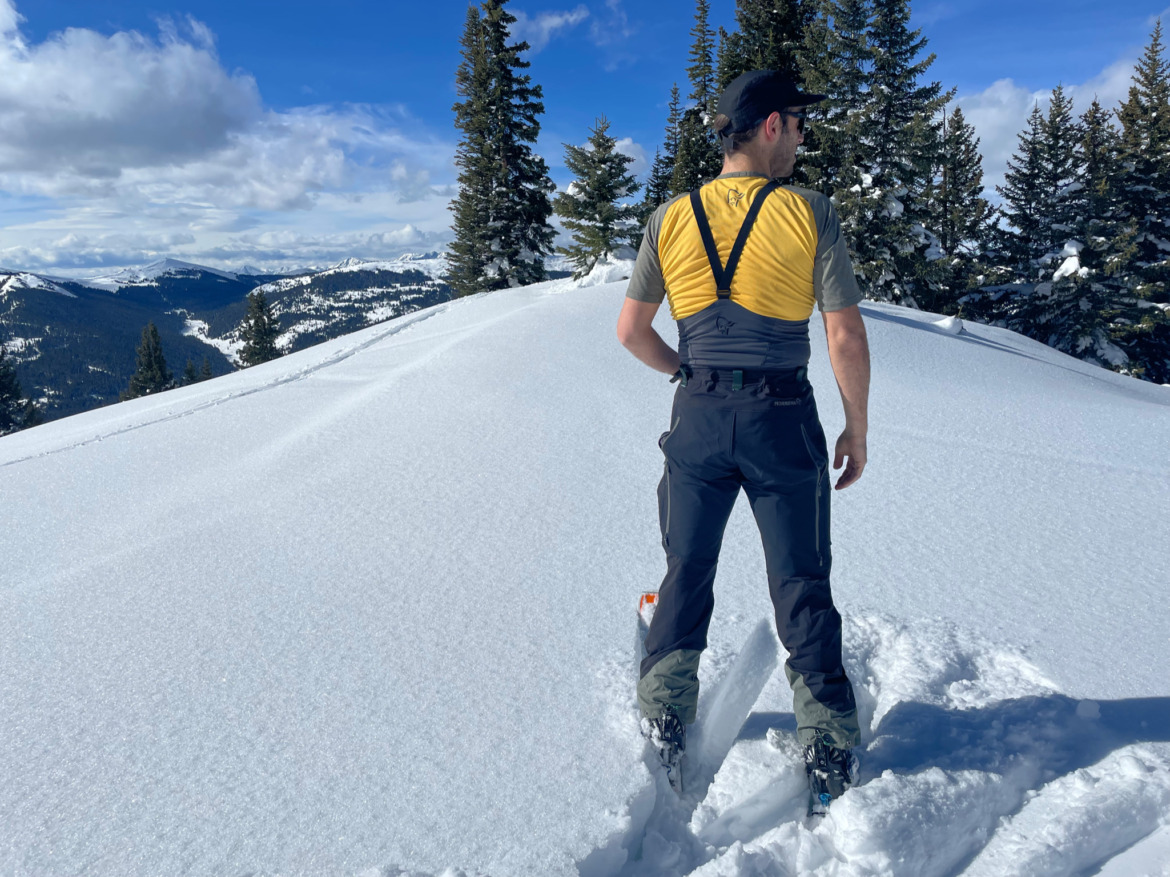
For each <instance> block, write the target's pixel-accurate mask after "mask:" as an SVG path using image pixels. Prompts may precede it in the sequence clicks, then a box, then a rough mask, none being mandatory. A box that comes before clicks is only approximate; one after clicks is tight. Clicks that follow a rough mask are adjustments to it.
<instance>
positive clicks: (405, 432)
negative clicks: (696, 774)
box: [0, 268, 1170, 877]
mask: <svg viewBox="0 0 1170 877" xmlns="http://www.w3.org/2000/svg"><path fill="white" fill-rule="evenodd" d="M602 270H603V271H605V270H610V269H608V268H606V269H602ZM613 270H618V271H620V268H616V269H613ZM619 276H620V275H619ZM600 279H601V278H600V277H599V278H594V280H595V281H597V280H600ZM588 283H589V281H585V282H583V283H572V282H568V281H554V282H550V283H546V284H541V285H537V286H534V287H528V288H524V289H515V290H506V291H501V292H497V293H492V294H490V295H479V296H472V297H469V298H465V299H459V300H456V301H453V302H450V303H447V304H443V305H439V306H436V307H433V308H429V309H427V310H424V311H419V312H416V313H414V314H411V315H410V316H407V317H402V318H398V319H395V320H392V321H390V322H388V323H384V324H381V325H378V326H373V327H370V328H368V329H365V330H362V331H360V332H357V333H355V334H353V335H350V336H346V337H345V338H339V339H335V340H333V341H329V342H326V343H323V344H321V345H318V346H316V347H313V348H310V349H306V350H303V351H300V352H298V353H295V354H292V355H290V356H288V357H286V358H283V359H281V360H277V361H274V362H270V363H266V364H264V365H261V366H256V367H254V368H251V369H248V370H246V371H243V372H238V373H234V374H232V375H228V376H225V377H223V378H217V379H215V380H211V381H207V382H203V383H200V384H195V385H192V386H190V387H185V388H182V389H179V390H175V391H172V392H169V393H164V394H160V395H158V396H152V397H146V398H143V399H137V400H134V401H132V402H127V403H123V404H119V405H114V406H110V407H109V408H105V409H100V410H97V411H91V412H87V413H86V414H83V415H79V416H76V417H72V418H68V419H66V420H62V421H57V422H54V423H50V424H47V425H45V426H42V427H37V428H34V429H32V430H27V431H25V432H21V433H17V434H14V435H11V436H7V437H4V438H3V439H0V493H2V495H3V496H4V497H5V502H4V503H2V504H0V556H3V557H5V559H6V560H5V566H4V569H3V571H2V572H0V664H2V665H3V666H4V667H5V668H6V671H7V672H5V673H4V674H0V739H3V740H4V741H5V746H4V747H2V748H0V775H3V776H4V777H5V782H4V783H3V784H0V824H3V825H4V826H5V828H6V838H5V839H6V841H7V842H6V844H5V845H4V846H3V847H0V873H6V872H13V873H62V872H77V871H82V870H90V871H94V872H99V873H117V874H125V875H143V877H145V875H154V874H163V873H166V874H170V873H246V872H252V873H290V874H292V873H295V874H314V875H315V874H320V875H326V874H329V875H334V874H363V875H371V877H372V875H374V874H378V875H384V874H392V875H395V877H403V875H407V874H408V875H411V877H437V875H442V877H488V875H490V877H520V875H524V877H528V875H533V874H540V875H567V877H573V875H578V877H617V875H646V877H655V875H671V877H675V875H684V874H698V875H721V877H749V875H750V877H762V875H785V877H786V875H792V877H795V875H814V877H861V875H867V877H868V875H874V877H876V875H891V874H892V875H922V877H962V875H966V877H984V875H992V874H994V875H1000V874H1009V875H1011V874H1019V875H1025V874H1027V875H1032V874H1062V875H1063V874H1067V875H1079V874H1092V873H1097V872H1098V871H1099V872H1100V873H1102V874H1106V875H1108V877H1118V875H1119V874H1125V875H1126V877H1132V875H1141V874H1158V875H1160V877H1161V875H1163V874H1164V864H1165V852H1166V851H1167V850H1168V849H1170V837H1168V836H1167V831H1166V825H1167V824H1168V822H1170V819H1168V817H1170V692H1167V690H1166V689H1167V684H1166V678H1165V672H1164V667H1165V655H1166V643H1165V632H1166V631H1167V630H1170V608H1168V605H1167V601H1166V600H1165V599H1164V594H1163V593H1162V591H1163V586H1164V581H1165V570H1164V560H1163V555H1162V553H1161V545H1160V541H1159V539H1158V538H1155V535H1156V534H1153V532H1152V531H1151V530H1150V529H1148V528H1146V529H1143V527H1142V526H1135V525H1134V522H1135V521H1137V522H1156V521H1159V520H1162V519H1163V518H1164V514H1165V509H1166V508H1168V507H1170V464H1168V463H1167V462H1166V461H1165V455H1164V448H1165V447H1166V446H1167V445H1168V444H1170V394H1168V392H1167V390H1166V389H1165V388H1162V387H1155V386H1150V385H1148V384H1141V383H1139V382H1136V381H1133V380H1131V379H1128V378H1124V377H1121V376H1118V375H1114V374H1111V373H1108V372H1103V371H1101V370H1100V369H1097V368H1095V367H1093V366H1090V365H1087V364H1085V363H1081V362H1079V361H1077V360H1074V359H1071V358H1070V357H1067V356H1063V355H1061V354H1059V353H1056V352H1055V351H1053V350H1051V349H1049V348H1047V347H1044V346H1043V345H1040V344H1038V343H1035V342H1031V341H1028V340H1027V339H1023V338H1021V337H1020V336H1017V335H1014V334H1012V333H1010V332H1006V331H1003V330H999V329H994V328H991V327H987V326H982V325H976V324H970V323H966V324H960V325H956V324H955V323H948V322H946V321H942V320H940V318H939V317H937V316H935V315H930V314H922V313H918V312H912V311H907V310H905V309H902V308H897V307H894V306H889V305H868V304H867V305H864V306H863V310H864V313H865V315H866V318H867V325H868V329H869V334H870V342H871V346H872V349H873V355H874V383H873V400H872V405H871V418H872V423H871V429H872V432H871V438H870V464H869V468H867V470H866V474H865V477H864V478H863V479H862V480H861V482H859V483H858V485H856V486H855V487H852V488H850V489H849V490H848V491H845V492H843V493H841V494H837V495H834V497H833V505H834V508H833V515H834V531H833V533H834V543H833V552H834V582H833V589H834V594H835V596H836V599H837V602H838V605H839V606H840V607H841V610H842V614H843V616H844V617H845V620H846V628H845V650H846V652H845V658H846V667H847V669H848V671H849V673H850V676H851V678H852V679H853V680H854V683H855V686H856V688H857V693H858V697H859V703H860V706H861V719H862V727H863V751H862V753H861V755H862V782H861V784H860V785H859V786H858V787H857V788H854V789H852V790H850V791H849V792H848V793H847V794H846V795H845V796H844V797H843V798H842V799H841V800H840V801H838V802H837V803H835V804H834V806H833V809H832V812H831V814H830V816H829V817H827V818H825V819H823V820H821V821H819V822H815V821H810V820H808V819H806V818H805V817H804V807H805V801H806V797H805V790H804V785H803V777H802V767H801V762H800V756H799V753H798V752H797V751H796V745H795V740H794V735H793V730H794V728H793V718H792V712H791V709H792V707H791V694H790V692H789V691H788V688H787V683H786V681H785V680H784V676H783V673H782V672H779V671H777V672H773V673H771V674H770V675H768V674H767V672H766V671H762V672H763V673H764V675H766V676H767V678H766V679H764V680H762V681H763V682H764V685H763V689H762V693H760V695H759V697H758V698H757V699H756V702H755V704H754V706H753V708H752V711H751V714H750V715H749V717H748V719H747V721H746V722H745V723H744V724H743V726H742V727H741V728H739V729H738V731H737V732H734V733H731V734H730V735H729V737H730V749H729V751H727V754H726V757H724V758H722V759H721V763H720V764H719V765H718V770H717V771H716V772H714V775H713V777H712V778H711V780H710V785H709V786H708V787H706V788H703V787H702V786H699V787H697V789H698V790H697V792H696V795H699V796H701V797H700V799H698V800H686V801H678V800H677V799H675V800H673V801H672V800H671V799H670V798H668V797H664V796H663V795H662V794H661V791H662V790H661V788H660V784H659V783H658V780H657V778H656V776H655V775H654V774H652V773H651V772H650V771H648V770H647V768H646V764H645V750H644V748H643V745H642V742H641V740H640V739H639V738H638V732H637V714H636V706H635V702H634V687H633V678H632V677H633V669H632V667H631V659H630V638H631V635H632V632H633V625H634V610H635V606H636V599H637V594H638V593H639V592H640V591H642V590H644V589H646V588H647V587H653V586H655V585H656V584H657V583H658V581H659V580H660V577H661V573H662V557H661V548H660V544H659V540H660V536H659V533H658V525H657V502H656V498H655V493H654V491H655V486H656V484H657V481H658V477H659V475H660V473H661V466H662V458H661V454H660V452H659V451H658V448H657V446H656V444H655V439H656V438H657V436H658V435H659V434H660V433H661V432H662V430H663V429H664V423H666V422H667V421H668V418H669V408H670V401H671V391H672V387H671V385H669V384H668V383H667V382H666V380H665V377H664V376H660V375H658V374H656V373H653V372H651V371H650V370H648V369H645V368H644V367H642V366H640V365H639V364H638V363H637V362H635V361H634V360H633V359H632V358H631V357H629V355H628V354H627V353H626V352H625V351H624V350H622V349H621V348H620V346H619V345H618V344H617V343H616V341H615V340H614V337H613V334H614V333H613V329H614V323H615V320H616V315H617V312H618V310H619V308H620V307H621V302H622V297H623V295H624V291H625V284H624V283H622V282H614V283H608V284H607V283H604V282H601V283H599V284H598V285H588ZM818 323H819V320H818V319H817V317H816V316H815V315H814V318H813V327H812V328H813V335H814V344H813V351H814V358H813V362H812V364H811V367H810V370H811V373H812V380H813V382H814V385H815V386H816V387H817V389H818V396H819V400H818V401H819V405H820V410H821V416H822V419H823V420H824V422H825V429H826V432H827V433H828V434H829V435H830V436H833V435H835V434H836V432H839V430H840V429H841V426H842V423H841V413H840V409H839V404H838V403H837V400H836V397H835V393H834V392H833V390H832V388H833V382H832V375H831V372H830V371H829V368H828V363H827V360H826V354H825V349H824V343H823V341H821V340H820V339H821V338H822V337H823V333H822V331H821V328H820V326H819V325H818ZM657 325H658V327H659V331H660V332H661V333H662V334H663V335H664V336H665V337H667V338H668V339H671V340H673V327H672V326H671V324H670V322H669V317H668V315H667V314H666V313H665V309H664V310H663V311H662V312H660V315H659V321H658V324H657ZM1150 526H1153V524H1152V523H1151V525H1150ZM257 534H263V536H262V537H258V536H257ZM765 582H766V579H765V571H764V563H763V558H762V553H761V551H760V548H759V536H758V533H757V531H756V529H755V524H754V521H753V520H752V517H751V515H750V512H749V510H748V509H747V507H746V503H740V504H738V505H737V507H736V508H735V510H734V511H733V513H732V516H731V520H730V522H729V524H728V528H727V532H726V536H725V540H724V549H723V554H722V555H721V559H720V569H719V578H718V581H717V583H716V589H717V609H716V615H715V619H714V621H713V623H712V627H711V632H710V647H709V649H708V651H707V653H706V654H705V656H704V662H703V666H702V669H701V671H700V677H701V681H702V685H703V691H704V695H703V697H704V701H703V702H702V706H701V709H706V710H707V711H708V713H710V712H711V711H712V709H713V708H712V705H711V700H710V698H711V697H713V696H714V693H715V692H717V691H718V690H719V688H720V685H721V680H724V679H726V678H729V674H731V673H733V672H734V668H735V667H736V666H737V659H738V656H739V655H740V654H741V650H742V649H743V643H744V642H745V641H748V637H749V634H750V633H751V631H752V630H753V629H754V628H755V627H756V626H757V625H758V624H759V621H760V619H761V618H766V617H768V616H769V614H770V606H769V602H768V597H767V587H766V584H765ZM771 645H772V646H775V642H774V641H773V642H772V643H771ZM716 712H717V711H716ZM719 748H720V749H721V750H722V749H723V748H724V747H723V746H721V747H719ZM455 790H457V793H456V791H455Z"/></svg>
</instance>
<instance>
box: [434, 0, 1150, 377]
mask: <svg viewBox="0 0 1170 877" xmlns="http://www.w3.org/2000/svg"><path fill="white" fill-rule="evenodd" d="M508 2H509V0H484V2H482V3H481V4H480V5H478V6H475V5H473V6H471V7H470V8H469V9H468V13H467V19H466V25H465V28H464V32H463V36H462V41H461V46H462V52H461V55H462V63H461V64H460V66H459V69H458V71H457V74H456V87H457V93H458V95H459V97H460V100H459V102H458V103H456V104H455V106H454V112H455V121H456V127H457V128H458V129H459V130H460V132H461V133H462V139H461V141H460V145H459V149H458V153H457V158H456V163H457V164H458V166H459V168H460V176H459V192H458V196H457V197H456V200H455V201H454V202H453V204H452V211H453V214H454V223H453V231H454V236H455V241H454V243H453V244H452V246H451V252H450V255H449V264H450V276H449V283H450V285H451V287H452V290H453V291H454V293H455V294H457V295H463V294H469V293H472V292H478V291H481V290H485V289H499V288H503V287H507V286H517V285H522V284H525V283H531V282H534V281H536V280H540V279H543V278H544V277H545V276H546V275H545V272H544V269H543V263H544V259H545V258H546V257H548V256H550V255H551V254H552V253H553V252H554V244H553V241H554V237H555V232H554V229H553V227H552V225H551V221H550V218H551V215H552V214H553V212H554V210H555V212H556V213H557V214H558V215H560V216H561V217H562V220H563V222H564V224H565V227H566V230H567V231H568V232H569V233H570V236H571V240H572V242H571V243H570V244H569V245H568V246H562V247H560V248H559V250H560V252H561V253H563V254H565V255H569V256H570V257H571V259H572V261H573V264H574V266H575V268H576V273H577V274H578V275H580V274H583V273H586V272H588V270H589V269H590V268H591V267H592V266H593V265H594V264H596V262H597V261H598V260H599V259H603V258H605V257H606V256H608V255H611V254H613V253H614V252H615V251H616V249H617V248H618V247H620V246H622V245H624V244H626V243H633V244H636V243H637V242H638V240H639V235H638V233H637V232H638V227H639V226H640V225H641V224H642V223H644V222H645V220H646V218H647V217H648V216H649V215H650V214H651V213H652V212H653V211H654V210H655V209H656V208H657V207H658V206H660V205H661V204H663V203H666V202H667V201H669V200H670V199H672V198H674V197H676V196H678V195H680V194H683V193H686V192H689V191H690V190H691V189H693V188H695V187H697V186H699V185H701V184H702V183H703V182H705V181H707V180H710V179H711V178H713V177H714V176H716V175H717V174H718V173H719V170H720V167H721V164H722V159H721V152H720V146H719V143H718V138H717V137H716V135H715V133H714V131H713V128H712V124H711V123H712V120H713V118H714V115H715V113H714V106H715V102H716V100H717V98H718V95H719V93H720V91H721V90H722V89H723V87H724V86H726V85H727V83H729V82H730V81H731V80H732V79H734V78H735V77H736V76H738V75H739V74H740V73H742V72H744V71H746V70H753V69H772V70H783V71H786V72H788V73H789V74H790V75H792V76H793V77H794V78H795V79H796V80H797V81H798V83H799V84H800V85H801V87H802V89H803V90H804V91H805V92H808V93H815V94H824V95H826V96H827V97H826V99H825V100H824V101H822V102H820V103H818V104H815V105H813V106H811V107H809V108H808V119H807V127H806V130H805V142H804V146H803V147H802V153H801V156H800V158H799V159H798V162H797V166H796V171H795V174H794V176H793V178H792V179H791V180H788V181H787V182H791V183H794V184H796V185H801V186H806V187H809V188H812V189H816V190H819V191H821V192H823V193H825V194H826V195H827V196H829V198H830V199H831V200H832V201H833V204H834V206H835V208H836V211H837V214H838V216H839V217H840V220H841V225H842V229H843V231H844V233H845V235H846V238H847V241H848V244H849V251H850V255H851V258H852V261H853V267H854V271H855V273H856V275H857V279H858V282H859V284H860V286H861V289H862V291H863V292H864V294H865V296H866V297H867V298H868V299H870V300H872V301H881V302H891V303H895V304H900V305H904V306H908V307H913V308H921V309H925V310H929V311H932V312H936V313H940V314H946V315H953V316H958V317H960V318H962V319H967V320H975V321H979V322H984V323H988V324H992V325H997V326H1003V327H1006V328H1009V329H1012V330H1014V331H1017V332H1020V333H1022V334H1024V335H1027V336H1029V337H1031V338H1034V339H1036V340H1039V341H1041V342H1044V343H1046V344H1048V345H1050V346H1052V347H1055V348H1057V349H1059V350H1061V351H1063V352H1065V353H1068V354H1071V355H1073V356H1076V357H1078V358H1081V359H1083V360H1087V361H1090V362H1093V363H1096V364H1098V365H1101V366H1103V367H1106V368H1111V369H1113V370H1115V371H1118V372H1121V373H1123V374H1128V375H1132V376H1134V377H1137V378H1142V379H1144V380H1149V381H1154V382H1157V383H1162V384H1167V383H1170V313H1168V312H1170V285H1168V282H1170V62H1168V61H1167V59H1166V51H1165V46H1164V43H1163V34H1162V26H1161V22H1160V21H1159V22H1158V23H1157V24H1156V25H1155V26H1154V28H1153V31H1152V33H1151V34H1150V37H1149V42H1148V45H1147V46H1146V48H1145V52H1144V54H1143V56H1142V58H1141V59H1140V60H1139V62H1138V63H1137V65H1136V67H1135V69H1134V71H1133V76H1132V85H1131V87H1130V89H1129V95H1128V97H1127V99H1126V100H1125V101H1123V102H1122V103H1121V104H1120V105H1118V106H1102V105H1101V104H1100V103H1099V102H1098V101H1096V100H1094V101H1093V102H1092V103H1091V104H1090V105H1089V106H1086V107H1074V106H1073V102H1072V100H1071V98H1070V96H1069V95H1068V94H1067V93H1066V92H1065V90H1064V88H1063V87H1062V86H1061V85H1060V84H1059V83H1057V84H1056V85H1055V87H1054V89H1053V91H1052V93H1051V98H1050V100H1049V101H1047V106H1046V107H1042V106H1041V105H1040V104H1039V103H1037V104H1036V106H1035V107H1034V108H1033V110H1032V112H1031V115H1030V116H1029V117H1028V118H1027V119H1021V120H1020V122H1021V126H1022V127H1021V131H1020V133H1019V137H1018V148H1017V149H1016V151H1015V153H1014V155H1013V156H1012V159H1011V161H1010V162H1009V165H1008V171H1007V174H1006V177H1005V180H1004V183H1003V185H1001V186H997V187H996V188H995V191H994V192H991V191H988V190H987V189H986V188H985V186H984V183H983V159H982V156H981V154H980V148H979V147H980V141H979V138H978V137H977V136H976V133H975V129H974V127H973V126H972V125H971V124H970V123H969V122H968V121H967V120H966V119H965V118H964V115H963V111H962V106H961V105H960V102H959V101H956V94H955V90H954V89H952V88H947V87H946V85H945V83H940V82H938V81H935V80H933V79H932V78H931V66H932V64H933V63H934V60H935V56H934V55H933V54H931V53H930V52H929V51H928V46H927V40H926V38H925V37H923V35H922V32H921V30H920V29H912V28H911V26H910V0H736V10H735V27H734V29H733V30H732V31H728V30H727V29H725V28H722V27H720V28H718V29H717V30H715V29H713V28H712V26H711V24H710V2H709V0H695V4H694V17H693V26H692V27H691V30H690V35H691V44H690V47H689V50H687V51H686V52H685V61H686V63H685V65H683V64H682V63H681V62H682V61H683V55H684V52H683V51H682V48H683V47H680V53H679V55H680V74H684V75H683V76H680V77H679V82H681V83H682V84H681V85H680V84H679V82H676V84H675V85H674V87H673V88H672V90H671V92H670V95H669V101H668V104H667V107H668V109H667V118H666V119H665V120H664V121H665V127H664V130H663V137H662V143H661V144H660V145H658V146H657V147H656V152H655V158H654V161H653V163H652V166H651V167H650V170H649V173H648V174H647V177H646V179H644V180H642V181H638V180H635V179H634V178H633V177H632V176H630V175H629V174H628V171H627V168H626V164H627V163H628V161H623V160H622V159H624V158H625V157H624V156H620V155H618V154H617V153H616V152H615V151H614V143H615V140H614V137H613V136H612V135H611V134H610V133H609V122H608V121H607V120H606V119H605V116H604V113H603V110H604V107H602V106H599V107H598V108H597V124H596V125H595V126H594V128H593V129H592V130H591V131H590V132H589V135H590V136H589V139H588V141H587V145H586V146H573V145H569V144H566V145H565V149H566V165H567V166H568V167H569V168H570V170H572V171H573V172H574V174H575V175H576V178H575V180H574V182H573V183H572V184H571V185H570V186H569V188H568V191H567V192H564V193H562V194H560V195H559V196H558V197H557V198H556V199H555V200H554V199H553V197H552V196H553V194H554V192H555V188H554V186H553V185H552V183H551V182H550V180H549V176H548V170H547V167H546V165H545V162H544V161H543V160H542V159H541V158H540V157H539V156H537V155H536V154H535V152H534V151H533V147H534V145H535V142H536V137H537V135H538V134H539V131H540V115H541V114H542V113H543V111H544V105H543V99H544V95H543V93H542V90H541V87H540V86H539V85H538V84H535V83H534V81H533V76H532V74H531V73H530V72H529V67H530V62H528V61H526V60H523V58H522V55H523V53H524V52H525V50H527V48H528V44H527V43H524V42H512V41H511V38H510V35H509V27H510V26H511V25H512V24H513V23H514V22H515V21H516V18H515V17H514V16H513V15H511V14H510V13H509V12H508V11H507V9H506V6H507V4H508ZM664 97H666V96H664ZM615 156H616V157H615ZM636 193H641V197H640V198H638V199H637V200H635V198H634V196H635V194H636Z"/></svg>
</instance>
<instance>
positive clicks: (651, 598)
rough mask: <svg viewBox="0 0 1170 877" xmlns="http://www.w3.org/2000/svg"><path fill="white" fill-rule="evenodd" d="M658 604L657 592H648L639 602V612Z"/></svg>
mask: <svg viewBox="0 0 1170 877" xmlns="http://www.w3.org/2000/svg"><path fill="white" fill-rule="evenodd" d="M657 602H658V592H657V591H647V592H646V593H645V594H643V595H642V599H640V600H639V601H638V611H639V612H641V611H642V610H643V609H645V608H646V607H647V606H653V605H655V604H656V603H657Z"/></svg>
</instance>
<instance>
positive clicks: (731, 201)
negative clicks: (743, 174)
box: [727, 189, 743, 207]
mask: <svg viewBox="0 0 1170 877" xmlns="http://www.w3.org/2000/svg"><path fill="white" fill-rule="evenodd" d="M742 200H743V192H739V191H737V190H735V189H728V190H727V203H728V205H729V206H731V207H738V206H739V202H740V201H742Z"/></svg>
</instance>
